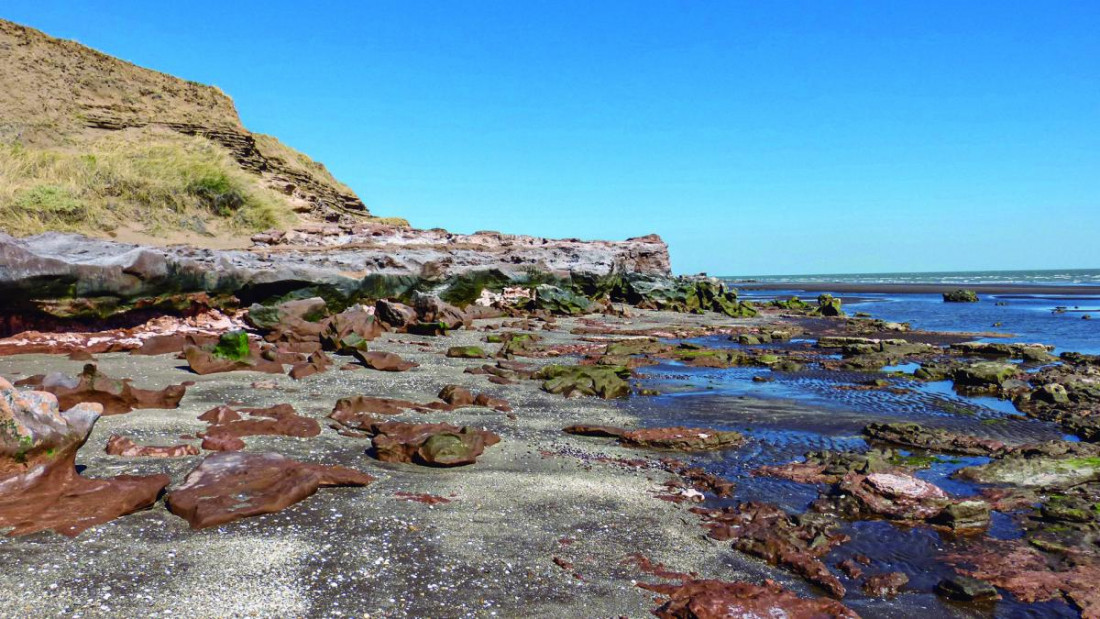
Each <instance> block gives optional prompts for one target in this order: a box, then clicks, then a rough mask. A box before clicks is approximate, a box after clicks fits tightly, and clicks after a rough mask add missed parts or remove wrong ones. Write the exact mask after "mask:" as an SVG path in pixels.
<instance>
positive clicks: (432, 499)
mask: <svg viewBox="0 0 1100 619" xmlns="http://www.w3.org/2000/svg"><path fill="white" fill-rule="evenodd" d="M393 496H395V497H397V498H399V499H401V500H403V501H413V502H416V503H423V504H425V505H442V504H444V503H450V502H451V500H450V499H448V498H446V497H441V496H436V495H434V494H412V493H410V492H395V493H393Z"/></svg>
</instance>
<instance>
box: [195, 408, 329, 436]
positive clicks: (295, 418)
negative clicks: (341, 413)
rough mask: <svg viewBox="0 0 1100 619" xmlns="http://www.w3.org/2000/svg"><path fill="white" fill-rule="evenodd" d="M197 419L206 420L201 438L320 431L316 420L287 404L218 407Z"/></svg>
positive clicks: (286, 434)
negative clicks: (242, 414)
mask: <svg viewBox="0 0 1100 619" xmlns="http://www.w3.org/2000/svg"><path fill="white" fill-rule="evenodd" d="M241 413H244V414H245V415H248V418H247V419H246V418H244V417H242V416H241ZM199 419H200V420H202V421H206V422H208V423H209V425H208V426H207V429H206V432H204V433H203V435H202V436H203V438H209V437H214V438H227V437H229V438H238V439H239V438H242V437H245V436H267V435H269V436H293V437H297V438H309V437H313V436H317V435H318V434H320V433H321V424H319V423H317V420H316V419H313V418H312V417H303V416H301V415H299V414H298V413H297V412H296V411H295V410H294V407H293V406H291V405H289V404H276V405H275V406H269V407H267V408H241V409H237V410H233V409H231V408H229V407H228V406H218V407H216V408H212V409H210V410H208V411H206V412H205V413H203V414H202V415H200V416H199ZM212 444H213V443H212Z"/></svg>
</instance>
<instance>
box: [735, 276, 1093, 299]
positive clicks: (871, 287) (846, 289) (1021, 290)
mask: <svg viewBox="0 0 1100 619" xmlns="http://www.w3.org/2000/svg"><path fill="white" fill-rule="evenodd" d="M723 281H724V282H725V283H727V284H729V285H730V286H732V287H734V288H737V289H738V290H784V291H786V290H792V291H803V292H843V293H881V294H942V293H944V292H951V291H952V290H958V289H959V288H965V289H967V290H973V291H974V292H976V293H978V294H997V295H1006V294H1024V295H1056V296H1072V297H1078V296H1081V297H1089V296H1095V297H1098V298H1100V286H1090V285H1085V284H1067V285H1064V286H1063V285H1050V284H865V283H853V282H745V283H740V282H734V281H730V280H723Z"/></svg>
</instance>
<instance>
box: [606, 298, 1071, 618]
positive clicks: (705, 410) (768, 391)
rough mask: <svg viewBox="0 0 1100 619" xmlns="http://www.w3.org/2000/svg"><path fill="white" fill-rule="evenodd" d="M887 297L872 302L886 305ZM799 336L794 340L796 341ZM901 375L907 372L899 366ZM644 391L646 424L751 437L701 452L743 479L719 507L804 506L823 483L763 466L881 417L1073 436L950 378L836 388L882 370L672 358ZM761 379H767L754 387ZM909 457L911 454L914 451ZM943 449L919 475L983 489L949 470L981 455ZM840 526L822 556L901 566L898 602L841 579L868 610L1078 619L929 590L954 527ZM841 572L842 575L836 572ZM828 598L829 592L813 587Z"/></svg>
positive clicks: (1003, 517) (705, 461) (1006, 534)
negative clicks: (650, 392) (843, 539)
mask: <svg viewBox="0 0 1100 619" xmlns="http://www.w3.org/2000/svg"><path fill="white" fill-rule="evenodd" d="M887 305H889V303H867V304H866V306H867V307H885V306H887ZM694 341H695V342H697V343H700V344H704V345H706V346H710V347H719V346H722V347H731V346H736V344H734V343H731V342H730V341H729V340H728V339H727V338H725V337H709V338H701V339H698V340H694ZM799 345H800V344H799V343H798V342H794V343H791V344H788V346H799ZM899 370H901V371H905V368H899ZM640 374H641V378H640V379H639V383H640V384H641V386H645V387H649V388H653V389H657V390H658V391H660V392H661V393H662V395H659V396H653V397H647V398H632V399H631V400H630V401H629V403H628V404H627V406H629V407H630V408H631V409H632V410H633V412H634V413H635V414H637V415H638V416H639V417H640V418H641V419H642V422H643V423H644V424H645V425H648V426H668V425H686V426H704V427H714V428H719V429H728V430H737V431H739V432H742V433H743V434H745V435H746V436H747V437H748V439H749V440H748V442H747V443H746V445H744V446H743V447H740V448H737V449H732V450H728V451H723V452H718V453H711V454H705V455H702V456H699V457H698V458H696V461H697V463H698V464H701V465H702V466H704V467H705V468H706V469H708V470H709V471H711V472H713V473H716V474H719V475H722V476H723V477H726V478H728V479H731V480H734V481H736V482H737V488H736V490H735V496H734V497H733V498H732V499H725V500H715V501H712V503H714V505H715V506H720V505H728V504H736V503H738V502H740V501H747V500H760V501H766V502H771V503H777V504H779V505H781V506H782V507H784V508H785V509H787V510H789V511H791V512H802V511H804V510H805V509H806V508H807V506H808V505H809V504H810V503H811V502H812V501H813V500H814V499H815V498H816V497H817V496H818V493H819V491H820V490H821V488H819V487H817V486H814V485H809V484H799V483H795V482H790V481H784V480H778V479H772V478H767V477H754V476H751V475H749V472H750V471H752V470H754V469H756V468H757V467H759V466H761V465H765V464H781V463H786V462H790V461H794V460H799V459H801V457H802V456H803V454H805V453H806V452H807V451H818V450H845V449H854V450H863V449H867V448H868V444H867V443H866V441H864V440H863V438H862V437H861V430H862V428H863V427H864V426H865V425H866V424H868V423H870V422H874V421H915V422H919V423H922V424H925V425H927V426H934V427H941V428H946V429H950V430H953V431H956V432H962V433H966V434H970V435H974V436H983V437H989V438H994V439H997V440H1001V441H1004V442H1005V443H1024V442H1031V441H1040V440H1048V439H1055V438H1066V437H1065V435H1064V434H1063V433H1062V432H1061V431H1060V429H1059V428H1058V427H1057V426H1055V425H1053V424H1050V423H1045V422H1039V421H1035V420H1030V419H1023V418H1021V416H1020V415H1019V414H1018V412H1017V411H1016V410H1015V408H1014V407H1013V406H1012V404H1011V403H1009V402H1005V401H1002V400H998V399H996V398H970V397H964V396H960V395H958V394H956V393H955V392H954V391H953V390H952V388H951V385H950V383H948V382H940V383H920V382H918V381H914V380H912V379H907V378H905V377H894V378H891V379H889V380H891V382H892V383H893V384H892V385H891V386H892V387H896V388H898V389H899V391H898V392H897V393H895V392H892V391H884V390H881V389H875V390H848V389H840V388H838V387H843V386H846V385H858V384H862V383H866V382H867V381H868V380H869V379H873V378H882V377H883V376H884V375H885V374H883V373H861V372H838V371H828V370H823V369H819V368H816V367H815V366H813V365H810V366H808V367H807V369H806V370H805V371H801V372H796V373H783V372H772V371H770V370H768V369H765V368H729V369H715V368H695V367H690V366H685V365H683V364H680V363H676V362H666V363H662V364H659V365H655V366H650V367H646V368H643V369H642V370H640ZM754 376H765V377H767V378H769V379H771V380H770V381H769V382H754V381H753V377H754ZM906 453H908V452H906ZM923 455H932V456H935V462H934V463H933V464H932V466H931V467H930V468H928V469H925V470H922V471H920V472H919V473H918V476H919V477H921V478H923V479H925V480H927V481H930V482H933V483H935V484H937V485H939V486H940V487H941V488H943V489H944V490H945V491H946V492H948V493H949V494H951V495H952V496H957V497H961V496H970V495H975V494H977V493H978V492H979V489H980V488H979V487H978V486H977V485H975V484H972V483H969V482H963V481H959V480H954V479H952V478H951V475H952V474H953V473H954V472H955V471H957V470H958V469H960V468H962V467H965V466H972V465H977V464H982V463H984V462H986V461H987V459H985V458H975V457H959V456H953V455H946V454H923ZM842 530H843V531H844V532H846V533H847V534H848V535H850V536H851V537H852V540H851V541H850V542H848V543H847V544H844V545H842V546H840V547H838V548H837V549H834V550H833V551H832V553H830V555H828V557H827V558H826V563H827V564H828V565H829V566H830V567H831V568H833V567H835V565H836V563H837V562H839V561H840V560H842V559H844V558H848V557H851V556H852V555H854V554H865V555H868V556H870V557H871V558H872V559H873V560H874V562H873V564H872V565H871V566H870V567H868V568H867V570H866V573H869V574H875V573H886V572H891V571H901V572H905V573H906V574H907V575H908V576H909V577H910V585H909V589H910V592H908V593H905V594H903V595H901V596H899V597H898V598H897V599H896V600H893V601H885V600H879V599H875V598H868V597H867V596H866V595H865V594H864V593H863V592H862V591H861V589H860V587H859V582H858V581H851V580H850V579H846V578H842V581H843V582H844V584H845V586H846V587H848V589H849V594H848V596H847V597H846V598H845V600H844V601H845V603H846V604H849V605H850V606H852V607H853V608H855V609H856V610H857V611H858V612H860V613H861V614H863V615H864V616H868V617H906V616H919V615H928V616H994V615H995V616H1011V617H1026V616H1035V617H1039V616H1043V617H1059V616H1076V614H1077V613H1076V612H1075V611H1074V610H1073V609H1072V608H1070V607H1069V606H1068V605H1066V604H1064V603H1060V602H1058V603H1046V604H1022V603H1020V602H1018V601H1016V600H1014V599H1012V598H1011V596H1006V599H1005V600H1003V601H1001V602H999V603H997V604H996V605H995V606H993V605H988V606H984V607H983V606H974V605H956V604H951V603H948V602H944V601H943V600H941V599H940V598H938V597H937V596H935V595H934V594H932V593H931V590H932V587H933V586H934V585H935V584H936V583H937V582H938V581H939V579H940V578H942V577H944V576H946V575H949V574H950V573H952V570H951V568H950V567H949V566H947V565H945V564H943V563H942V562H941V561H940V560H939V559H938V557H939V556H940V555H942V554H944V553H945V552H948V551H950V550H951V549H952V548H953V547H954V546H955V544H956V540H955V538H954V537H953V536H952V535H950V534H944V533H939V532H936V531H934V530H932V529H931V528H928V527H901V526H898V525H896V524H893V523H890V522H886V521H864V522H853V523H845V524H844V525H843V528H842ZM989 533H990V535H991V536H993V537H996V538H1002V539H1009V538H1014V537H1018V536H1019V535H1020V531H1019V529H1018V528H1017V526H1016V525H1015V524H1014V522H1013V520H1012V518H1011V517H1010V515H1007V514H995V515H994V519H993V524H992V527H991V529H990V532H989ZM834 571H835V572H837V573H838V575H839V572H838V571H836V570H834ZM817 593H818V594H820V593H821V592H817Z"/></svg>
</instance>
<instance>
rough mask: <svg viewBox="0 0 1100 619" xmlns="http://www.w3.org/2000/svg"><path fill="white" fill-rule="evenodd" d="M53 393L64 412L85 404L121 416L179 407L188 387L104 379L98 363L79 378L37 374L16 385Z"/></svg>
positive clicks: (56, 373)
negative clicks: (152, 386) (144, 386)
mask: <svg viewBox="0 0 1100 619" xmlns="http://www.w3.org/2000/svg"><path fill="white" fill-rule="evenodd" d="M15 384H16V385H17V386H19V387H32V388H34V389H37V390H40V391H46V392H48V393H52V394H53V395H54V396H56V397H57V401H58V405H59V406H60V407H61V408H62V409H70V408H72V407H74V406H76V405H77V404H80V403H84V402H95V403H96V404H99V405H101V406H102V407H103V410H102V413H103V414H104V415H121V414H123V413H128V412H130V411H132V410H134V409H137V408H178V407H179V404H180V400H182V399H183V395H184V393H186V391H187V387H185V386H183V385H169V386H168V387H165V388H164V389H160V390H154V389H139V388H137V387H134V386H133V384H132V382H131V381H130V380H129V379H122V380H119V379H115V378H110V377H109V376H104V375H103V374H101V373H100V372H99V369H98V368H97V367H96V366H95V365H94V364H91V363H89V364H87V365H85V366H84V370H83V371H82V372H81V373H80V374H78V375H77V376H76V377H70V376H66V375H64V374H61V373H58V372H51V373H50V374H45V375H42V374H37V375H35V376H31V377H29V378H25V379H23V380H21V381H18V382H17V383H15Z"/></svg>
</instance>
